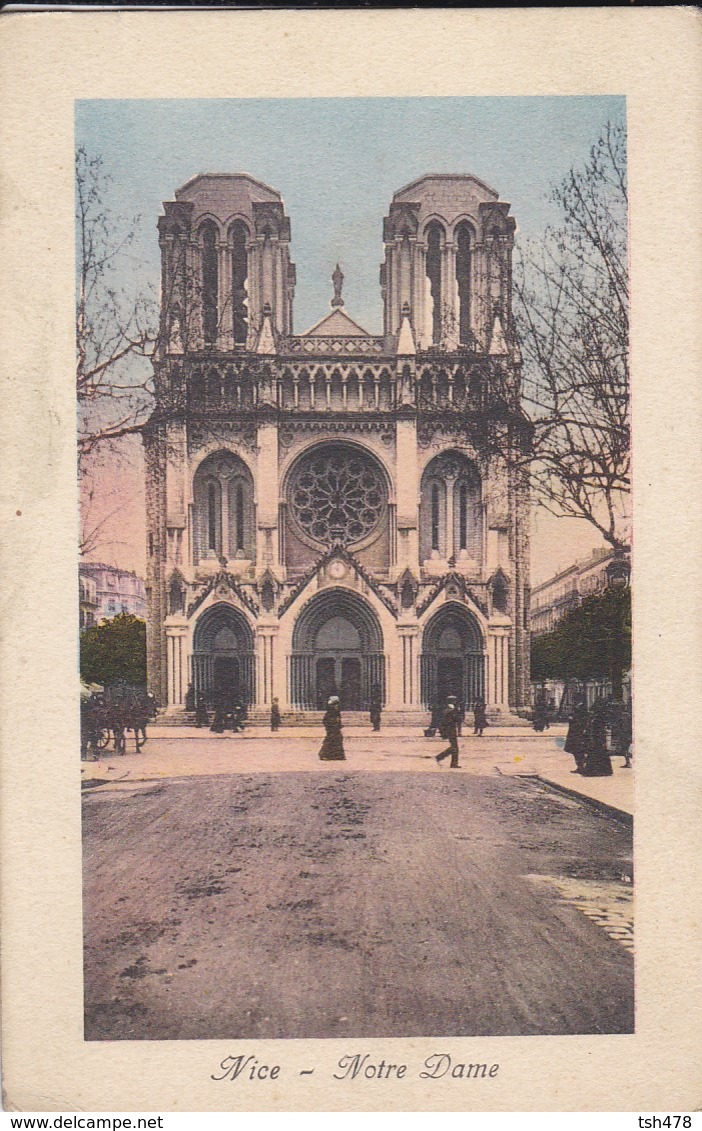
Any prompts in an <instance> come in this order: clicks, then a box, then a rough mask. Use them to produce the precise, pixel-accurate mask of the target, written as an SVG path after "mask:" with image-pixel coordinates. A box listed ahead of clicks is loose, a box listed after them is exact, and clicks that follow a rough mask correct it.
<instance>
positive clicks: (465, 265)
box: [456, 224, 470, 345]
mask: <svg viewBox="0 0 702 1131" xmlns="http://www.w3.org/2000/svg"><path fill="white" fill-rule="evenodd" d="M456 285H457V289H458V334H459V341H460V343H461V345H467V344H468V343H469V342H470V227H469V225H468V224H459V225H458V227H457V228H456Z"/></svg>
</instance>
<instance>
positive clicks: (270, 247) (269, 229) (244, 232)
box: [159, 173, 295, 354]
mask: <svg viewBox="0 0 702 1131" xmlns="http://www.w3.org/2000/svg"><path fill="white" fill-rule="evenodd" d="M159 242H160V245H161V294H162V325H161V334H162V339H163V340H164V342H167V343H168V346H169V351H168V352H170V353H171V354H173V353H179V352H185V353H189V352H192V351H193V350H196V351H197V350H207V351H215V352H218V353H221V352H225V353H227V352H230V351H232V350H241V349H249V350H255V349H256V348H257V344H258V340H259V337H260V335H261V333H262V331H264V323H267V325H265V332H266V335H269V334H272V335H273V337H274V338H276V337H278V336H282V337H286V336H287V335H288V334H290V333H291V332H292V318H293V294H294V289H295V266H294V264H293V263H291V261H290V220H289V218H288V217H287V216H286V214H285V210H284V207H283V202H282V199H281V197H280V194H279V193H277V192H276V191H275V189H272V188H270V187H269V186H268V185H265V184H263V182H261V181H257V180H254V178H253V177H250V176H248V175H247V174H246V173H237V174H233V175H230V174H223V173H201V174H199V175H198V176H196V177H193V178H192V179H191V180H190V181H188V182H187V184H186V185H184V186H183V188H181V189H178V191H177V192H176V199H175V200H174V201H166V202H165V204H164V215H163V216H162V217H161V218H160V219H159Z"/></svg>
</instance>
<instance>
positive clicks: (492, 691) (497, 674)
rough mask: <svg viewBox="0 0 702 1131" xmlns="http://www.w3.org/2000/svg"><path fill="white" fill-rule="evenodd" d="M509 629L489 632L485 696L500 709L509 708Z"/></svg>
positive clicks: (498, 628) (493, 705)
mask: <svg viewBox="0 0 702 1131" xmlns="http://www.w3.org/2000/svg"><path fill="white" fill-rule="evenodd" d="M509 652H510V649H509V629H508V628H507V627H506V626H504V627H503V626H499V627H495V628H490V630H489V634H488V649H487V671H486V679H485V683H486V687H485V698H486V701H487V702H488V703H489V704H490V706H492V707H496V708H497V709H498V710H500V711H506V710H508V708H509Z"/></svg>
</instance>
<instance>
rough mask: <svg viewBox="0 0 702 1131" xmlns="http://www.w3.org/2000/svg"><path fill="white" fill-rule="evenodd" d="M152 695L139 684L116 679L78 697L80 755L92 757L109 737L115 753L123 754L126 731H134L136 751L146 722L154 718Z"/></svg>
mask: <svg viewBox="0 0 702 1131" xmlns="http://www.w3.org/2000/svg"><path fill="white" fill-rule="evenodd" d="M156 710H157V704H156V700H155V698H154V696H153V695H152V694H151V693H150V692H149V691H147V689H146V688H145V687H143V686H140V685H139V684H134V683H126V682H125V681H123V680H119V681H118V682H116V683H113V684H111V685H110V686H109V687H105V688H104V689H103V690H99V691H97V690H93V691H91V692H90V694H89V696H87V697H85V698H83V699H81V709H80V725H81V757H82V758H84V759H86V760H93V761H94V760H95V759H96V758H98V757H99V752H100V751H101V750H106V749H107V747H108V746H109V744H110V741H111V740H112V742H113V745H114V752H115V754H126V752H127V731H129V730H131V731H133V732H134V741H135V744H136V750H137V753H139V751H140V750H141V747H142V745H143V744H144V743H145V742H146V724H147V723H148V721H149V719H154V718H155V717H156Z"/></svg>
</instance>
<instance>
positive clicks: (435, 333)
mask: <svg viewBox="0 0 702 1131" xmlns="http://www.w3.org/2000/svg"><path fill="white" fill-rule="evenodd" d="M426 234H427V258H426V270H427V279H428V281H429V298H430V304H431V340H432V343H433V344H434V345H435V346H436V345H439V344H440V342H441V322H442V300H443V295H442V293H441V256H442V249H443V244H444V229H443V228H442V227H441V224H437V222H436V221H435V220H434V221H432V223H431V224H429V225H428V227H427V233H426Z"/></svg>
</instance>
